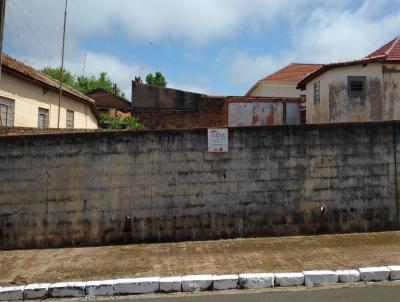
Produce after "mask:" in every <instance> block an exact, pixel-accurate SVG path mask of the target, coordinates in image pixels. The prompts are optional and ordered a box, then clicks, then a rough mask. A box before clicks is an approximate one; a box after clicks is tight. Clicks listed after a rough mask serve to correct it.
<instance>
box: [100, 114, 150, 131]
mask: <svg viewBox="0 0 400 302" xmlns="http://www.w3.org/2000/svg"><path fill="white" fill-rule="evenodd" d="M100 124H101V127H102V128H106V129H135V130H140V129H143V128H144V125H143V124H142V123H141V122H140V121H139V120H138V119H137V118H135V117H133V116H127V117H126V118H124V119H123V120H121V118H120V117H119V116H118V115H117V117H113V116H110V115H109V114H106V113H103V114H101V115H100Z"/></svg>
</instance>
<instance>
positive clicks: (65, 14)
mask: <svg viewBox="0 0 400 302" xmlns="http://www.w3.org/2000/svg"><path fill="white" fill-rule="evenodd" d="M67 7H68V0H65V11H64V29H63V39H62V50H61V78H60V94H59V95H58V119H57V128H58V129H60V113H61V97H62V81H63V76H64V50H65V31H66V28H67Z"/></svg>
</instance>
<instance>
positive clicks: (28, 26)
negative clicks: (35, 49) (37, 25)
mask: <svg viewBox="0 0 400 302" xmlns="http://www.w3.org/2000/svg"><path fill="white" fill-rule="evenodd" d="M10 2H11V3H12V4H13V5H14V7H15V9H16V10H17V11H18V12H19V14H20V15H21V18H22V20H23V21H24V23H25V25H26V26H27V28H28V29H29V31H30V32H31V34H32V35H33V36H34V38H35V39H36V40H37V42H39V43H40V44H41V46H42V47H40V49H41V50H43V51H44V54H45V55H46V56H47V57H49V58H50V59H51V60H52V61H53V62H54V63H55V64H56V65H58V64H57V60H55V57H54V54H53V55H52V54H51V51H49V49H48V48H47V47H46V44H45V43H42V42H43V40H42V39H40V38H39V36H38V35H37V34H36V32H35V31H34V30H33V29H32V27H31V26H30V25H29V22H28V21H27V20H26V18H25V16H24V14H23V13H22V11H21V10H20V9H19V7H18V6H17V4H16V3H15V1H13V0H10Z"/></svg>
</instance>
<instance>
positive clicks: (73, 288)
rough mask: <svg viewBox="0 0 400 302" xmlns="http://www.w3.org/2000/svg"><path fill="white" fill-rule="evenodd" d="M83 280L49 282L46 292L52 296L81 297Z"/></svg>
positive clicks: (82, 294) (83, 292) (83, 286)
mask: <svg viewBox="0 0 400 302" xmlns="http://www.w3.org/2000/svg"><path fill="white" fill-rule="evenodd" d="M85 284H86V283H85V282H59V283H53V284H50V286H49V289H48V292H49V296H50V297H52V298H72V297H83V296H84V295H85Z"/></svg>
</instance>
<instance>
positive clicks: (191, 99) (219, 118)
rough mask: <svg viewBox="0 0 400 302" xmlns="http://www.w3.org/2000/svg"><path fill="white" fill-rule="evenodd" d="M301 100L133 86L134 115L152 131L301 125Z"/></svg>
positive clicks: (133, 84) (136, 84) (139, 84)
mask: <svg viewBox="0 0 400 302" xmlns="http://www.w3.org/2000/svg"><path fill="white" fill-rule="evenodd" d="M301 102H302V101H301V99H300V98H288V97H286V98H280V97H251V96H210V95H202V94H198V93H192V92H187V91H182V90H176V89H170V88H163V87H155V86H150V85H146V84H142V83H140V82H138V81H135V82H133V83H132V113H133V115H134V116H135V117H137V118H138V119H139V120H140V121H141V122H142V123H143V124H144V126H145V128H148V129H174V128H214V127H248V126H269V125H285V124H300V105H301Z"/></svg>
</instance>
